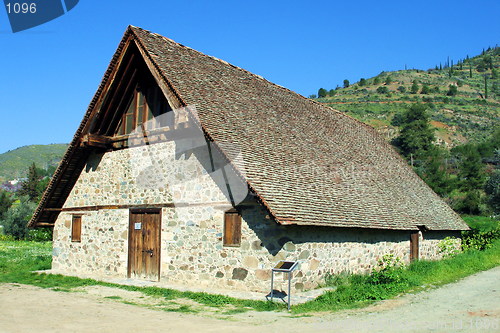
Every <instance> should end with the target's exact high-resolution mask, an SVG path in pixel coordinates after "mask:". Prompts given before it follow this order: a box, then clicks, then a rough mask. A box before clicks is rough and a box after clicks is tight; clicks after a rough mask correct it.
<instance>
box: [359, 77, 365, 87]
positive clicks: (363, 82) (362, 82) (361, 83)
mask: <svg viewBox="0 0 500 333" xmlns="http://www.w3.org/2000/svg"><path fill="white" fill-rule="evenodd" d="M359 85H360V86H361V87H362V86H366V79H365V78H361V79H360V80H359Z"/></svg>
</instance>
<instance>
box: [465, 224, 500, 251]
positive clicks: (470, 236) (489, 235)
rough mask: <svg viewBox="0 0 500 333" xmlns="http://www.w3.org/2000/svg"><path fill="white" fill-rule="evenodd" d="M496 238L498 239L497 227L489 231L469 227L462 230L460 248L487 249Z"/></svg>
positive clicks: (499, 229)
mask: <svg viewBox="0 0 500 333" xmlns="http://www.w3.org/2000/svg"><path fill="white" fill-rule="evenodd" d="M497 239H500V228H498V227H497V228H496V229H493V230H490V231H481V230H479V229H471V230H468V231H464V232H462V249H463V250H464V251H469V250H478V251H483V250H486V249H489V248H490V247H491V246H492V244H493V242H494V241H495V240H497Z"/></svg>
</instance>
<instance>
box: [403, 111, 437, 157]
mask: <svg viewBox="0 0 500 333" xmlns="http://www.w3.org/2000/svg"><path fill="white" fill-rule="evenodd" d="M429 120H430V118H429V115H428V114H427V106H426V105H425V104H420V103H417V104H413V105H411V106H410V107H409V108H408V109H407V110H406V112H404V113H403V114H402V115H401V117H400V119H399V122H400V123H401V125H400V133H399V136H398V137H397V138H396V139H395V140H394V144H395V145H396V146H398V147H399V149H400V150H401V153H402V154H403V155H404V156H406V157H407V158H409V157H410V156H413V157H415V158H422V157H424V156H426V153H427V152H428V151H430V150H431V149H432V148H433V147H434V146H433V144H432V142H433V141H434V140H435V137H434V130H433V129H432V128H431V127H430V125H429Z"/></svg>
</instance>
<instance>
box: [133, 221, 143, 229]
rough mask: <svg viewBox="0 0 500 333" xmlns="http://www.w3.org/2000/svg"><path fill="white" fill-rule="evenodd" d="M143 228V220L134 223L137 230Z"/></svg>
mask: <svg viewBox="0 0 500 333" xmlns="http://www.w3.org/2000/svg"><path fill="white" fill-rule="evenodd" d="M141 228H142V223H141V222H136V223H134V229H135V230H141Z"/></svg>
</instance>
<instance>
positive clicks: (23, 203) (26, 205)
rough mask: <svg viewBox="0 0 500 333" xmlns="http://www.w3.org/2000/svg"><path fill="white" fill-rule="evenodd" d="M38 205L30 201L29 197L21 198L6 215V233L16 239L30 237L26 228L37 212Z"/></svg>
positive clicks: (4, 221) (4, 225)
mask: <svg viewBox="0 0 500 333" xmlns="http://www.w3.org/2000/svg"><path fill="white" fill-rule="evenodd" d="M35 208H36V204H35V203H34V202H32V201H30V198H29V197H28V196H23V197H21V198H20V200H19V202H16V203H14V204H13V205H12V206H11V207H10V208H9V210H8V211H7V212H6V213H5V217H4V220H3V227H4V232H5V234H7V235H12V236H14V238H16V239H24V238H26V236H27V235H28V227H27V226H26V225H27V223H28V221H29V220H30V218H31V216H32V215H33V212H34V211H35Z"/></svg>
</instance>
